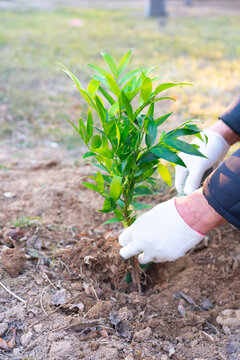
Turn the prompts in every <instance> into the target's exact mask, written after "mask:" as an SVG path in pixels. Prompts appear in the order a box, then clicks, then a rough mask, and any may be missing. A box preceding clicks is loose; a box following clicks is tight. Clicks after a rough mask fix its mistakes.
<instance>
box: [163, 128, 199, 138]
mask: <svg viewBox="0 0 240 360" xmlns="http://www.w3.org/2000/svg"><path fill="white" fill-rule="evenodd" d="M200 131H201V130H200V129H198V128H196V129H189V128H187V127H185V128H183V129H175V130H172V131H169V132H168V133H167V134H166V139H175V138H177V137H179V136H186V135H196V134H199V132H200Z"/></svg>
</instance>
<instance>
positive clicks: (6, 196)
mask: <svg viewBox="0 0 240 360" xmlns="http://www.w3.org/2000/svg"><path fill="white" fill-rule="evenodd" d="M3 196H4V197H5V198H7V199H10V198H12V197H14V196H15V195H14V194H12V193H11V192H5V193H3Z"/></svg>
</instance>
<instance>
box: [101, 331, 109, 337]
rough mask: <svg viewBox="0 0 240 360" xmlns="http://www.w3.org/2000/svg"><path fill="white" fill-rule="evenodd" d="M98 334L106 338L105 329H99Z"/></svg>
mask: <svg viewBox="0 0 240 360" xmlns="http://www.w3.org/2000/svg"><path fill="white" fill-rule="evenodd" d="M100 335H102V336H103V337H105V338H108V333H107V331H106V330H100Z"/></svg>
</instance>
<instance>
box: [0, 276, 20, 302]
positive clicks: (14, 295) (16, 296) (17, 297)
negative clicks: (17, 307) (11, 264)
mask: <svg viewBox="0 0 240 360" xmlns="http://www.w3.org/2000/svg"><path fill="white" fill-rule="evenodd" d="M0 285H1V286H2V287H3V288H4V290H6V291H7V292H8V293H9V294H11V295H12V296H13V297H15V298H16V299H18V300H19V301H21V302H23V303H24V304H26V303H27V302H26V300H23V299H22V298H20V296H18V295H16V294H14V293H13V292H12V291H11V290H9V289H8V288H7V287H6V286H5V285H4V284H3V283H2V282H1V281H0Z"/></svg>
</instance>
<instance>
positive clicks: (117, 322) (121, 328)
mask: <svg viewBox="0 0 240 360" xmlns="http://www.w3.org/2000/svg"><path fill="white" fill-rule="evenodd" d="M109 320H110V322H111V324H112V325H113V328H114V329H115V330H116V332H117V334H118V335H120V336H121V337H124V338H126V339H127V340H131V338H132V336H131V332H130V331H129V325H128V321H127V320H122V319H121V318H120V317H119V316H118V314H116V313H110V316H109Z"/></svg>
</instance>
